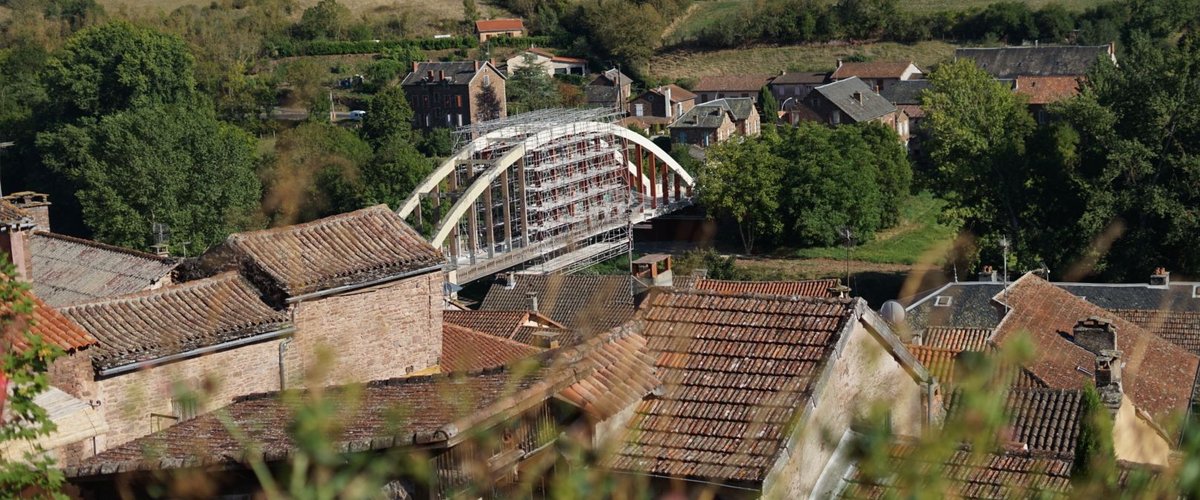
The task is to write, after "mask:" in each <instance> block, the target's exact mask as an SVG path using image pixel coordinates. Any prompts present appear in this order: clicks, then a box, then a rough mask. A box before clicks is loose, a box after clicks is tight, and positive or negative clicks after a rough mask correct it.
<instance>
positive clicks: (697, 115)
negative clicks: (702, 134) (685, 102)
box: [671, 99, 733, 129]
mask: <svg viewBox="0 0 1200 500" xmlns="http://www.w3.org/2000/svg"><path fill="white" fill-rule="evenodd" d="M718 101H724V99H719V100H718ZM718 101H710V102H706V103H704V104H697V105H696V106H694V107H693V108H692V109H689V110H688V111H687V112H686V113H684V114H683V116H680V117H679V119H678V120H675V123H672V124H671V128H686V129H716V128H720V126H721V122H722V121H724V119H725V117H726V116H728V117H729V119H730V120H732V119H733V116H732V112H731V111H730V109H729V106H728V105H726V104H724V103H723V102H718Z"/></svg>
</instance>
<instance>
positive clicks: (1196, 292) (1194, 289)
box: [1192, 285, 1200, 299]
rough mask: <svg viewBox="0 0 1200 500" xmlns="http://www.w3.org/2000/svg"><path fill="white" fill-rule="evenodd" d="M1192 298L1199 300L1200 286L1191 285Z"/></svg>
mask: <svg viewBox="0 0 1200 500" xmlns="http://www.w3.org/2000/svg"><path fill="white" fill-rule="evenodd" d="M1192 298H1193V299H1200V285H1192Z"/></svg>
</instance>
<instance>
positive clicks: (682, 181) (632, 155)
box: [397, 108, 695, 283]
mask: <svg viewBox="0 0 1200 500" xmlns="http://www.w3.org/2000/svg"><path fill="white" fill-rule="evenodd" d="M616 116H617V115H616V114H615V113H614V112H613V111H612V110H610V109H603V108H596V109H550V110H540V111H534V112H530V113H523V114H520V115H515V116H513V117H509V118H503V119H500V120H493V121H489V122H483V123H479V124H472V125H470V126H467V127H464V128H462V129H459V130H458V131H457V132H456V133H455V138H456V144H457V148H456V149H457V152H456V153H455V154H454V155H453V156H451V157H450V158H448V159H447V160H446V161H445V162H443V163H442V164H441V165H439V166H438V168H437V169H435V170H434V171H433V173H431V174H430V175H429V176H428V177H426V178H425V180H424V181H422V182H421V184H420V185H419V186H418V187H417V189H416V190H415V191H414V192H413V193H412V194H411V195H410V196H409V198H408V199H407V200H405V202H404V204H403V205H402V206H401V207H400V209H399V210H397V212H398V213H399V214H400V216H402V217H405V218H409V217H410V216H414V215H415V217H416V219H417V223H418V224H419V225H424V223H425V218H426V216H427V214H426V213H424V212H427V211H432V212H433V213H432V214H428V215H432V217H430V219H432V220H431V222H432V221H436V222H435V223H434V224H433V226H432V233H431V236H430V242H431V243H432V244H433V245H434V246H440V247H442V248H443V249H444V251H445V252H446V256H447V258H448V259H449V267H450V269H451V270H452V271H453V273H452V274H451V276H452V278H451V279H452V281H454V282H456V283H466V282H469V281H473V280H475V279H479V278H482V277H484V276H487V275H490V274H492V273H496V272H500V271H503V270H505V269H510V268H514V267H521V266H524V267H526V268H527V271H528V272H537V273H554V272H573V271H576V270H579V269H582V268H584V267H587V266H588V265H591V264H593V263H595V262H599V261H602V260H605V259H608V258H612V257H614V256H616V255H621V254H624V253H625V252H627V251H628V250H629V238H630V228H631V226H632V225H633V224H636V223H639V222H643V221H646V220H648V219H651V218H653V217H657V216H659V215H662V214H665V213H669V212H673V211H675V210H677V209H679V208H681V207H683V206H686V205H690V204H691V200H692V189H693V187H694V186H695V181H694V179H693V178H692V176H691V175H690V174H689V173H688V172H686V171H684V170H683V168H682V167H681V166H680V165H679V164H678V163H677V162H676V161H675V160H674V159H673V158H671V156H670V155H668V154H667V153H666V152H665V151H663V150H662V149H661V148H659V147H658V146H656V145H655V144H654V143H653V142H652V141H650V140H649V139H647V138H646V137H644V136H642V135H640V134H637V133H635V132H632V131H630V130H628V129H626V128H624V127H620V126H617V125H615V124H613V123H612V120H613V119H614V118H615V117H616Z"/></svg>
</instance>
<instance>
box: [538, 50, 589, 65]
mask: <svg viewBox="0 0 1200 500" xmlns="http://www.w3.org/2000/svg"><path fill="white" fill-rule="evenodd" d="M528 52H533V53H534V54H537V55H539V56H542V57H547V58H549V59H550V60H551V61H554V62H563V63H577V64H583V63H586V62H587V59H580V58H578V57H567V56H559V55H555V54H554V53H553V52H550V51H549V50H546V49H543V48H540V47H530V48H529V50H528Z"/></svg>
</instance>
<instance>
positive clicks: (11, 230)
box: [0, 201, 34, 281]
mask: <svg viewBox="0 0 1200 500" xmlns="http://www.w3.org/2000/svg"><path fill="white" fill-rule="evenodd" d="M0 214H2V216H3V217H2V219H3V220H0V252H4V254H5V255H6V256H7V258H8V261H9V262H11V263H12V264H13V266H15V267H16V273H17V278H18V279H22V280H25V281H32V280H33V255H32V254H31V253H30V252H29V237H30V236H31V235H32V233H33V228H34V222H33V217H32V216H30V215H29V213H28V212H25V211H24V210H21V209H19V208H17V207H16V206H14V205H13V204H11V203H9V202H8V201H0Z"/></svg>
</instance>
